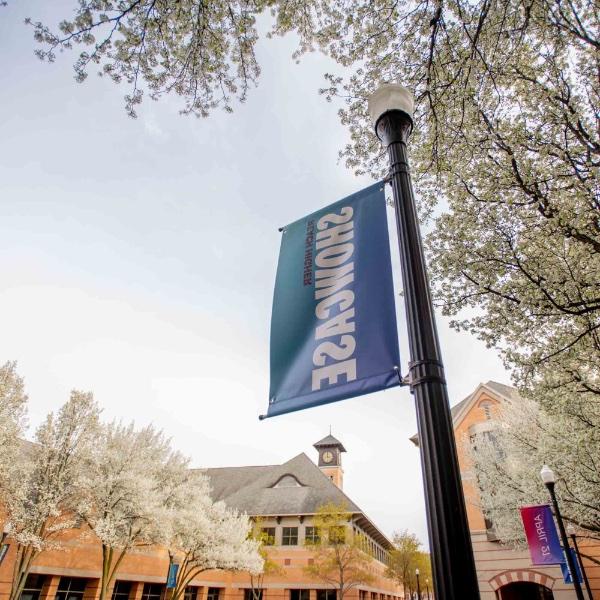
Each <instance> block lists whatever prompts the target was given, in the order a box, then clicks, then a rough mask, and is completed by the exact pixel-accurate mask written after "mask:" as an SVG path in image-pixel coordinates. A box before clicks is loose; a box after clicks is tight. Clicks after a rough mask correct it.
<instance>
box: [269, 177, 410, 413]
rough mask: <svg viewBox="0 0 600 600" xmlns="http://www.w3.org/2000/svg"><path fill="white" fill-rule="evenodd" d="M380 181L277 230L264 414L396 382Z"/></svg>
mask: <svg viewBox="0 0 600 600" xmlns="http://www.w3.org/2000/svg"><path fill="white" fill-rule="evenodd" d="M399 364H400V357H399V351H398V331H397V327H396V311H395V306H394V288H393V283H392V266H391V260H390V247H389V239H388V230H387V217H386V203H385V195H384V192H383V184H381V183H377V184H375V185H372V186H370V187H368V188H367V189H365V190H362V191H360V192H357V193H356V194H352V195H351V196H348V197H347V198H344V199H343V200H340V201H339V202H336V203H334V204H332V205H330V206H328V207H327V208H324V209H322V210H319V211H317V212H315V213H313V214H311V215H309V216H307V217H304V218H303V219H300V220H299V221H295V222H294V223H292V224H291V225H288V226H287V227H285V228H283V232H282V239H281V251H280V254H279V264H278V267H277V278H276V281H275V294H274V298H273V314H272V319H271V388H270V392H269V409H268V412H267V415H266V416H267V417H272V416H275V415H280V414H284V413H288V412H292V411H295V410H301V409H304V408H309V407H311V406H318V405H321V404H327V403H328V402H336V401H338V400H344V399H346V398H352V397H354V396H360V395H361V394H368V393H370V392H376V391H378V390H383V389H386V388H389V387H393V386H396V385H399V371H398V366H399Z"/></svg>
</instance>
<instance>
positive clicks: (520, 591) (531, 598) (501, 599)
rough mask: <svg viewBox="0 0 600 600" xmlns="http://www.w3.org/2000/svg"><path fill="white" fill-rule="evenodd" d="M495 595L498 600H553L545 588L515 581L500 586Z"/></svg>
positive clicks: (535, 584)
mask: <svg viewBox="0 0 600 600" xmlns="http://www.w3.org/2000/svg"><path fill="white" fill-rule="evenodd" d="M496 594H497V595H498V600H553V598H554V595H553V594H552V591H551V590H549V589H548V588H547V587H544V586H543V585H540V584H539V583H533V582H529V581H515V582H513V583H509V584H508V585H504V586H502V587H501V588H500V589H499V590H498V591H497V592H496Z"/></svg>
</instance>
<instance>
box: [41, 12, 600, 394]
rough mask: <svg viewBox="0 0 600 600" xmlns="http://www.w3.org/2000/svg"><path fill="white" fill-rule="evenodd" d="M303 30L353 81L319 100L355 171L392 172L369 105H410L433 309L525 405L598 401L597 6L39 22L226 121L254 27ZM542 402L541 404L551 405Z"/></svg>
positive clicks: (253, 66)
mask: <svg viewBox="0 0 600 600" xmlns="http://www.w3.org/2000/svg"><path fill="white" fill-rule="evenodd" d="M267 9H270V10H271V12H272V15H273V27H272V30H271V32H270V34H279V35H283V34H285V33H288V32H290V31H295V32H296V33H297V34H298V36H299V48H298V52H297V53H296V56H299V55H300V54H302V53H303V52H307V51H309V50H312V49H313V48H320V49H321V50H322V51H323V52H325V53H327V54H328V55H329V56H330V57H332V58H333V59H334V60H335V61H337V62H338V63H339V64H340V65H341V66H342V67H343V69H344V73H347V74H348V75H347V76H346V77H343V76H340V75H338V74H329V75H327V76H326V80H327V84H326V86H325V88H324V89H323V90H322V92H323V93H324V95H325V96H326V97H327V98H328V99H333V98H336V99H339V100H341V102H342V103H343V105H342V108H341V109H340V118H341V121H342V123H343V124H344V125H346V126H347V127H348V129H349V133H350V141H349V143H348V144H347V145H346V146H345V148H343V150H342V151H341V157H342V158H343V159H345V161H346V164H347V165H348V166H349V167H350V168H353V169H355V170H356V171H357V172H362V173H371V174H373V175H374V176H377V177H380V176H381V175H383V174H384V173H385V171H386V168H387V166H386V161H385V159H384V152H383V149H382V148H381V145H380V143H379V142H378V140H377V139H376V138H375V136H374V134H373V127H372V124H371V122H370V119H369V116H368V114H367V103H366V99H367V97H368V95H369V94H370V93H371V92H372V91H373V90H374V89H375V87H376V86H377V85H378V84H379V83H380V82H381V81H396V80H400V81H402V82H403V83H404V84H405V85H407V86H408V87H410V88H411V89H412V90H413V91H414V93H415V99H416V107H415V116H414V120H415V129H414V133H413V140H412V142H411V152H412V160H413V172H414V173H415V175H416V176H417V178H418V186H417V187H418V190H419V192H420V200H421V203H420V204H421V212H422V214H423V215H424V216H428V215H431V214H432V211H434V209H435V210H437V211H438V214H437V217H436V219H435V221H434V223H433V224H434V227H433V231H432V232H431V235H429V236H428V240H427V246H428V252H429V255H430V267H431V274H432V283H433V287H434V292H435V299H436V301H437V302H438V303H439V304H440V305H441V307H442V310H443V312H444V314H446V315H447V316H450V317H451V318H452V319H453V321H452V323H453V325H454V326H455V327H456V328H457V329H461V330H468V331H470V332H471V333H473V334H475V335H477V336H479V337H480V339H482V340H483V341H485V342H486V343H487V344H488V345H490V346H494V347H497V348H498V349H499V350H500V351H501V352H502V355H503V357H504V360H505V362H506V365H507V366H508V367H510V368H511V369H513V370H514V376H515V377H516V381H517V382H518V383H519V384H520V386H521V389H522V391H523V393H524V394H529V395H530V396H535V397H537V398H543V399H548V400H549V401H550V402H555V401H556V400H557V398H559V397H560V398H562V399H563V401H564V402H572V403H573V404H575V405H576V404H577V403H578V402H579V398H581V397H586V398H588V399H589V398H593V401H594V402H596V401H597V400H598V396H599V395H600V336H599V333H598V332H599V330H600V316H599V315H600V252H599V251H600V224H599V220H598V211H599V209H600V188H599V186H598V168H599V167H600V128H599V127H598V114H599V112H600V101H599V91H598V85H597V73H598V64H599V59H598V52H599V49H600V37H599V31H600V17H599V15H598V11H597V10H596V6H595V3H594V2H593V0H574V1H570V2H567V3H565V2H564V1H562V0H542V1H540V2H529V1H527V0H499V1H497V2H491V1H490V0H476V1H474V2H465V0H448V1H445V2H441V0H434V1H433V2H426V1H423V0H410V1H408V2H405V3H398V2H395V3H391V4H390V3H389V2H384V1H383V0H293V1H289V0H288V1H286V2H279V1H278V0H262V1H261V0H257V1H255V2H252V3H246V2H227V3H224V2H222V1H221V0H215V1H211V2H205V1H204V0H188V1H186V2H178V3H168V2H158V1H156V0H129V1H128V2H119V3H117V2H114V1H109V0H103V1H102V2H100V1H99V0H82V1H81V2H79V3H78V5H77V7H76V8H75V13H74V16H73V17H72V18H71V19H67V20H65V21H63V22H62V23H61V25H60V32H59V33H52V32H51V30H50V29H49V28H48V27H47V26H46V25H44V24H42V23H36V24H35V25H34V27H35V36H36V39H37V40H38V41H39V42H41V43H42V49H40V50H39V51H38V54H39V56H40V57H42V58H48V59H50V60H52V59H53V58H54V54H55V51H56V50H57V49H59V48H60V49H62V48H64V47H70V45H72V44H81V45H82V46H83V47H86V48H89V52H88V51H84V52H83V53H82V54H81V55H80V57H79V59H78V61H77V63H76V65H75V68H76V72H77V78H78V79H79V80H83V79H84V78H85V75H86V73H87V69H88V68H89V67H90V66H91V65H96V64H99V65H101V67H102V72H103V73H106V74H108V75H109V76H111V77H112V78H113V79H114V80H115V81H121V80H125V81H127V82H129V84H130V85H131V86H132V91H131V93H130V94H129V95H128V97H127V107H128V110H129V111H130V113H131V114H133V113H134V110H133V107H134V106H135V105H136V104H137V103H138V102H139V101H140V100H141V89H140V87H139V86H140V84H141V83H140V82H141V81H142V80H144V81H145V82H146V86H147V87H148V89H149V91H150V95H151V96H152V97H155V98H156V97H159V96H160V95H162V94H165V93H170V92H173V93H176V94H179V95H181V96H182V97H183V98H184V104H185V106H184V111H183V112H190V113H194V114H199V115H206V114H208V112H209V111H210V110H212V109H213V108H215V107H216V106H218V105H222V106H224V107H225V108H226V109H227V110H231V107H232V104H231V98H232V96H234V95H235V94H238V96H239V97H240V99H241V100H243V99H244V98H245V96H246V93H247V91H248V89H249V87H250V85H253V84H255V83H256V81H257V77H258V75H259V67H258V64H257V62H256V59H255V56H254V46H255V43H256V41H257V39H258V34H259V33H258V30H257V28H256V16H257V15H258V14H260V13H261V12H263V11H265V10H267ZM541 401H543V400H541Z"/></svg>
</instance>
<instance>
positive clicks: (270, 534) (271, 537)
mask: <svg viewBox="0 0 600 600" xmlns="http://www.w3.org/2000/svg"><path fill="white" fill-rule="evenodd" d="M260 537H261V539H262V542H263V544H264V545H265V546H274V545H275V527H263V528H262V529H261V530H260Z"/></svg>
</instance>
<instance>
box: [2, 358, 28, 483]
mask: <svg viewBox="0 0 600 600" xmlns="http://www.w3.org/2000/svg"><path fill="white" fill-rule="evenodd" d="M26 409H27V395H26V394H25V387H24V385H23V379H22V378H21V377H19V375H18V374H17V364H16V363H15V362H7V363H4V364H3V365H1V366H0V490H2V491H4V490H5V489H6V487H7V485H10V482H11V481H12V480H13V479H14V476H15V473H14V470H15V467H16V465H17V463H18V461H19V458H20V456H19V450H20V445H21V436H22V435H23V433H24V429H25V415H26Z"/></svg>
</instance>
